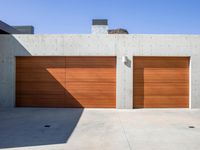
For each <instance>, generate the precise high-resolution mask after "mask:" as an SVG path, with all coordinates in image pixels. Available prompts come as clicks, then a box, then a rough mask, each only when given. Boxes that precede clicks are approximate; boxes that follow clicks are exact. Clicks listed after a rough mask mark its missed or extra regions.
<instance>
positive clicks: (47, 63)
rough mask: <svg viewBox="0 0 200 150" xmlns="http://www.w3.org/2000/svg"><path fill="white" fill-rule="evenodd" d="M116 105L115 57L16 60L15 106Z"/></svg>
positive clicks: (29, 58) (107, 106)
mask: <svg viewBox="0 0 200 150" xmlns="http://www.w3.org/2000/svg"><path fill="white" fill-rule="evenodd" d="M115 105H116V58H115V57H16V106H18V107H87V108H89V107H91V108H114V107H115Z"/></svg>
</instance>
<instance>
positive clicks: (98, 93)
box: [0, 22, 200, 109]
mask: <svg viewBox="0 0 200 150" xmlns="http://www.w3.org/2000/svg"><path fill="white" fill-rule="evenodd" d="M96 23H98V22H95V23H94V22H93V28H92V30H93V31H94V30H98V29H97V28H98V26H101V25H97V26H95V25H96ZM94 26H95V27H94ZM103 26H106V25H103ZM100 28H101V29H100V30H101V33H103V32H102V30H104V34H97V32H96V31H94V32H95V34H89V35H81V34H80V35H78V34H75V35H66V34H62V35H34V34H30V35H27V34H1V35H0V107H15V106H17V107H90V108H91V107H92V108H93V107H95V108H105V107H106V108H110V107H116V108H120V109H132V108H149V107H150V108H200V99H199V97H200V92H199V91H200V79H199V76H200V67H199V65H200V51H199V50H200V35H151V34H148V35H144V34H125V35H117V34H113V35H110V34H106V31H107V30H108V28H107V27H100Z"/></svg>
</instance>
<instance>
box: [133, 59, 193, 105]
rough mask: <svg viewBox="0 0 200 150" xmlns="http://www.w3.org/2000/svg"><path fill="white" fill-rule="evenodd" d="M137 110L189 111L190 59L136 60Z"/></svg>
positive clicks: (135, 87) (134, 77)
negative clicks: (168, 109) (169, 109)
mask: <svg viewBox="0 0 200 150" xmlns="http://www.w3.org/2000/svg"><path fill="white" fill-rule="evenodd" d="M133 59H134V61H133V66H134V73H133V80H134V83H133V105H134V107H135V108H187V107H189V58H188V57H134V58H133Z"/></svg>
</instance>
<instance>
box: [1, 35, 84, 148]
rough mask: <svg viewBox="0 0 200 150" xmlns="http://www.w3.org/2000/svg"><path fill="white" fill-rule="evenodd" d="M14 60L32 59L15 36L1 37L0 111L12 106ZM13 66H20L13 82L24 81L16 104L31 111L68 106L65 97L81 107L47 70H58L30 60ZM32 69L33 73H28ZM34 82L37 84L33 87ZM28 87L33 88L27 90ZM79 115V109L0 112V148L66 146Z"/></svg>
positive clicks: (81, 110)
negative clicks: (1, 108) (24, 69)
mask: <svg viewBox="0 0 200 150" xmlns="http://www.w3.org/2000/svg"><path fill="white" fill-rule="evenodd" d="M16 56H31V54H30V53H29V52H28V51H27V50H26V48H25V47H24V46H23V45H22V44H20V42H19V41H18V39H17V38H15V36H12V35H0V70H1V71H0V107H6V106H14V105H15V92H14V91H13V90H12V88H13V87H14V86H15V80H14V79H15V57H16ZM27 64H29V65H27ZM16 65H19V70H18V71H17V72H16V78H18V81H20V80H23V82H21V81H20V82H21V83H20V84H19V83H17V84H16V86H17V88H16V89H18V90H16V95H17V99H19V103H21V104H24V106H30V107H33V106H34V107H37V106H39V105H40V106H44V107H53V106H56V104H58V106H57V107H60V106H61V105H62V104H63V105H64V106H68V105H69V103H68V102H67V101H66V96H68V98H69V97H70V100H71V102H72V101H73V105H76V106H77V105H79V107H81V105H80V103H78V101H76V99H75V98H74V97H73V96H72V95H70V93H69V92H68V91H67V90H66V88H65V86H63V82H60V81H59V79H58V78H57V77H59V75H58V76H57V75H56V74H54V72H51V71H50V72H49V70H48V68H54V69H56V67H57V68H59V66H51V65H50V66H45V64H42V65H41V64H35V65H33V64H31V62H29V60H28V62H27V63H25V64H24V63H21V64H20V63H19V64H16ZM21 65H25V66H24V67H25V68H26V69H27V71H26V72H25V74H24V72H23V70H20V68H21ZM37 65H38V66H37ZM37 67H39V68H40V71H41V72H43V73H42V75H41V74H40V75H41V76H38V73H37V69H38V68H37ZM31 69H33V70H34V69H36V70H35V72H34V73H30V72H29V71H30V70H31ZM36 80H37V82H38V81H39V83H40V84H38V85H37V84H34V83H35V81H36ZM27 83H28V84H27ZM29 83H32V84H33V85H31V86H30V84H29ZM64 84H65V83H64ZM8 85H10V86H8ZM46 87H48V88H46ZM22 89H23V90H22ZM49 90H50V91H49ZM11 91H13V93H12V92H11ZM47 93H51V94H52V95H53V96H52V95H51V94H50V95H47ZM59 100H60V101H59ZM47 101H49V102H47ZM27 103H28V104H27ZM30 104H31V105H30ZM18 105H19V106H23V105H20V104H18ZM82 112H83V109H82V108H79V109H54V108H40V109H39V108H17V109H8V110H6V111H2V112H1V111H0V120H1V123H0V133H1V134H0V148H14V147H25V146H39V145H49V144H61V143H66V142H67V141H68V139H69V138H70V136H71V134H72V132H73V131H74V129H75V127H76V125H77V123H78V122H79V119H80V117H81V115H82Z"/></svg>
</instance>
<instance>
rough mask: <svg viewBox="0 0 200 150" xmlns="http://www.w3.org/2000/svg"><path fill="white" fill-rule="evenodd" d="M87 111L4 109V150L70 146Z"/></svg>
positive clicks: (0, 113) (0, 116)
mask: <svg viewBox="0 0 200 150" xmlns="http://www.w3.org/2000/svg"><path fill="white" fill-rule="evenodd" d="M82 112H83V109H78V108H77V109H64V108H63V109H62V108H59V109H54V108H47V109H46V108H45V109H44V108H41V109H40V108H15V109H7V110H0V121H1V123H0V148H14V147H25V146H39V145H49V144H61V143H66V142H67V141H68V139H69V138H70V136H71V134H72V133H73V131H74V129H75V127H76V125H77V123H78V121H79V119H80V117H81V114H82Z"/></svg>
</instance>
